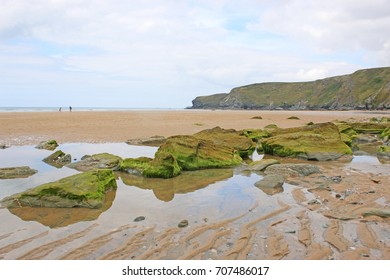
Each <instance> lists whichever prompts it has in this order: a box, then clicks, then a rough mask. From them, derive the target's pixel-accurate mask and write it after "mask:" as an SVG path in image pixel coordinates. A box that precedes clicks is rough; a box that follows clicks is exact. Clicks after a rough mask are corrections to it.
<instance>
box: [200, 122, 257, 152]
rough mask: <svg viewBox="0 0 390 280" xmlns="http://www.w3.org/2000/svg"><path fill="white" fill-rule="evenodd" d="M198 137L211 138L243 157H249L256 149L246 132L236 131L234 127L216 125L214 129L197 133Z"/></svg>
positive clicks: (217, 143)
mask: <svg viewBox="0 0 390 280" xmlns="http://www.w3.org/2000/svg"><path fill="white" fill-rule="evenodd" d="M194 136H195V137H196V138H199V139H204V140H211V141H213V142H214V143H215V144H216V145H217V146H227V147H230V148H232V149H234V150H236V151H237V152H238V154H239V155H240V156H241V157H242V158H248V157H249V156H251V155H252V154H253V151H254V150H255V149H256V145H255V143H253V141H252V140H251V139H250V138H248V137H246V135H245V133H243V132H241V131H236V130H234V129H223V128H220V127H214V128H212V129H205V130H202V131H200V132H198V133H196V134H194Z"/></svg>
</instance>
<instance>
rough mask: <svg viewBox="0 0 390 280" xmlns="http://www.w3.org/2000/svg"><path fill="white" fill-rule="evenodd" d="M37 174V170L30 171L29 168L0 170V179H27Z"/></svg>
mask: <svg viewBox="0 0 390 280" xmlns="http://www.w3.org/2000/svg"><path fill="white" fill-rule="evenodd" d="M37 172H38V171H37V170H35V169H31V168H30V167H29V166H19V167H6V168H0V179H17V178H27V177H30V176H32V175H34V174H35V173H37Z"/></svg>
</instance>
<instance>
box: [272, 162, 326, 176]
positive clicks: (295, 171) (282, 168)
mask: <svg viewBox="0 0 390 280" xmlns="http://www.w3.org/2000/svg"><path fill="white" fill-rule="evenodd" d="M320 173H322V171H321V169H320V168H319V167H318V166H316V165H313V164H305V163H298V164H275V165H271V166H269V167H267V169H266V170H265V174H278V175H282V176H284V177H285V178H286V177H290V176H293V177H298V176H299V177H305V176H309V175H311V174H320Z"/></svg>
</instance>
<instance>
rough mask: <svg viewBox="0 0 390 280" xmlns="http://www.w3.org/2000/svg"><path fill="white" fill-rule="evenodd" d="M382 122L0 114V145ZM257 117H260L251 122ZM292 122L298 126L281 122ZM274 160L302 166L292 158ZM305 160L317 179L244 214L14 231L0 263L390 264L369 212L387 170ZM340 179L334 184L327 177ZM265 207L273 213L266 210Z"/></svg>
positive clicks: (388, 181) (245, 115)
mask: <svg viewBox="0 0 390 280" xmlns="http://www.w3.org/2000/svg"><path fill="white" fill-rule="evenodd" d="M382 115H384V116H386V113H380V114H371V113H367V112H306V111H305V112H279V111H277V112H276V111H273V112H256V111H141V112H72V113H67V112H62V113H4V114H0V127H1V128H2V129H1V131H0V142H5V143H7V144H11V145H24V144H36V143H37V141H39V140H42V139H48V138H54V139H57V140H58V141H59V142H92V143H95V142H121V141H125V140H127V139H131V138H141V137H148V136H152V135H163V136H170V135H175V134H191V133H195V132H197V131H199V130H202V129H205V128H212V127H215V126H221V127H223V128H236V129H240V128H262V127H264V126H265V125H268V124H270V123H274V124H277V125H278V126H280V127H292V126H299V125H303V124H305V123H307V122H310V121H313V122H325V121H331V120H335V119H338V120H346V119H350V118H354V119H357V120H363V119H368V118H371V117H373V116H376V117H380V116H382ZM254 116H262V118H263V119H262V120H259V119H251V118H252V117H254ZM290 116H297V117H299V118H300V120H287V118H288V117H290ZM281 162H282V163H283V162H286V163H287V162H288V163H291V162H292V163H308V162H307V161H300V160H296V159H281ZM309 163H311V164H316V165H318V166H319V167H320V168H321V170H322V173H321V174H312V175H310V176H307V177H290V178H288V179H287V182H288V183H289V184H288V185H286V186H284V188H285V190H284V192H283V193H281V194H276V195H273V196H268V197H266V199H264V200H257V201H256V200H255V201H253V203H252V204H251V205H249V204H248V206H246V209H243V208H242V207H241V208H239V209H240V211H235V212H233V213H227V215H216V216H215V217H218V218H216V219H214V218H210V217H208V219H206V218H205V217H204V216H201V215H198V216H194V217H190V218H189V222H190V225H189V226H188V227H186V228H178V227H177V222H179V221H180V219H179V216H175V215H178V214H179V213H178V214H176V213H175V214H173V215H170V216H164V215H165V213H163V212H161V213H158V212H157V213H155V215H156V219H155V220H153V219H150V218H149V217H148V218H147V219H146V220H145V221H144V222H141V223H135V222H133V218H134V216H136V214H135V213H127V212H125V211H117V212H116V213H117V214H116V215H117V216H115V219H111V220H109V221H106V222H105V223H104V222H94V221H90V222H83V223H76V224H74V226H72V227H69V228H66V227H65V228H62V229H50V228H47V227H41V226H39V227H38V226H37V225H35V224H28V225H27V224H25V225H24V224H21V225H20V226H19V229H18V230H14V231H7V230H6V229H3V230H2V231H0V259H2V258H3V259H363V260H366V259H386V260H388V259H390V219H389V218H385V217H380V216H378V215H370V213H375V211H376V210H381V209H384V208H387V209H388V208H389V206H390V189H389V188H388V186H389V185H390V168H389V165H388V164H380V163H379V162H378V163H372V164H371V163H367V162H361V163H359V162H355V163H351V162H349V161H348V160H344V159H341V160H338V161H333V162H309ZM234 172H237V171H234ZM243 175H244V176H245V174H243ZM338 176H339V178H340V180H333V179H332V178H334V177H338ZM122 180H123V178H122ZM179 185H180V186H181V185H182V183H180V184H179ZM140 188H142V189H143V188H144V187H140ZM145 188H146V187H145ZM165 189H166V188H165V187H164V188H157V189H153V191H154V192H156V193H157V190H158V192H159V193H158V197H160V200H162V201H168V200H170V199H171V197H172V193H170V192H172V190H168V193H164V190H165ZM123 190H125V188H122V189H119V190H118V192H117V193H116V198H115V200H116V201H117V207H119V206H120V205H122V206H123V205H124V204H126V199H128V198H126V196H125V193H121V192H122V191H123ZM186 191H187V190H185V191H178V192H176V193H180V192H186ZM189 191H193V190H189ZM156 197H157V195H156ZM267 203H270V205H272V207H269V208H264V205H267ZM182 207H184V208H186V207H190V205H183V206H182ZM184 208H183V209H184ZM119 209H121V208H119ZM207 210H208V209H202V211H206V212H207ZM1 211H7V210H5V209H1ZM16 211H18V210H17V209H16ZM27 212H28V213H29V211H27ZM221 213H223V210H221ZM49 214H50V213H43V212H42V213H40V214H39V215H40V217H46V216H49ZM2 215H3V216H2V219H3V221H4V223H10V221H11V220H12V221H14V219H13V218H12V217H11V215H12V214H10V213H6V212H2ZM48 218H49V219H50V217H48ZM28 219H29V218H26V220H28ZM53 219H56V220H58V217H55V216H54V217H53ZM15 228H18V225H16V227H15Z"/></svg>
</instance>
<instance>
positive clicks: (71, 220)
mask: <svg viewBox="0 0 390 280" xmlns="http://www.w3.org/2000/svg"><path fill="white" fill-rule="evenodd" d="M115 193H116V191H110V192H107V193H106V199H105V201H104V203H103V207H102V208H100V209H89V208H46V207H42V208H38V207H21V208H9V209H8V210H9V211H10V212H11V213H12V214H14V215H16V216H18V217H19V218H20V219H22V220H23V221H36V222H38V223H40V224H42V225H44V226H48V227H50V228H58V227H65V226H68V225H71V224H75V223H78V222H83V221H93V220H96V219H97V218H99V216H100V215H101V214H102V213H103V212H105V211H107V210H108V209H110V208H111V206H112V203H113V201H114V199H115Z"/></svg>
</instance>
